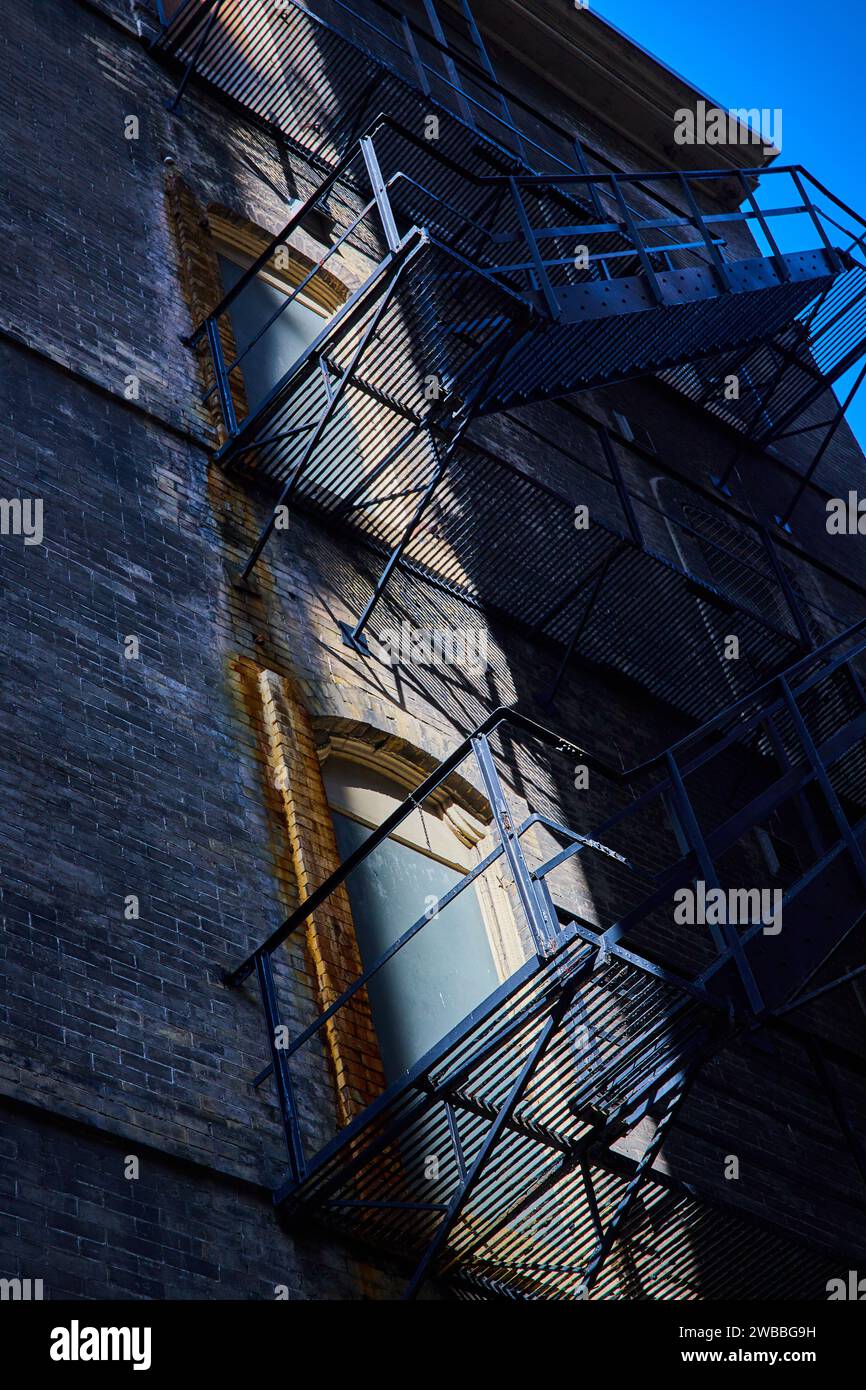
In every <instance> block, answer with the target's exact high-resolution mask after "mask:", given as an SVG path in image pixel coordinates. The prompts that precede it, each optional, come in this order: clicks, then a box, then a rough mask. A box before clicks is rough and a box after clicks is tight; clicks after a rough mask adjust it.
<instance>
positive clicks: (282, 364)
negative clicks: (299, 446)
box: [219, 245, 330, 412]
mask: <svg viewBox="0 0 866 1390" xmlns="http://www.w3.org/2000/svg"><path fill="white" fill-rule="evenodd" d="M250 263H251V259H250V258H248V257H245V256H243V254H242V253H241V252H239V251H235V250H234V249H233V248H230V247H227V246H225V245H223V246H221V247H220V249H219V265H220V274H221V275H222V281H223V288H224V289H225V290H226V292H227V293H228V291H229V290H231V289H234V287H235V285H236V284H237V282H238V281H239V280H240V278H241V276H242V275H243V274H244V272H245V271H246V269H247V268H248V266H249V265H250ZM292 288H293V287H292V286H291V285H290V284H288V283H287V282H283V281H281V280H279V279H278V278H277V276H275V275H270V274H268V273H266V272H261V273H260V274H259V275H256V276H255V277H254V279H252V280H251V281H250V283H249V284H248V285H247V286H246V288H245V289H244V290H242V291H241V293H240V294H239V295H238V297H237V299H236V300H235V301H234V303H233V304H232V306H231V320H232V328H233V329H234V335H235V342H236V344H237V350H238V355H239V357H241V359H242V360H241V371H242V373H243V379H244V386H245V389H246V395H247V401H248V403H249V409H250V411H251V412H254V411H255V410H256V409H257V407H258V406H259V405H260V404H261V403H262V401H263V400H264V399H265V398H266V397H267V396H269V395H270V393H271V391H272V390H273V388H274V387H275V386H276V385H277V383H278V382H280V381H281V380H282V378H283V377H284V376H285V375H286V373H287V372H288V371H289V369H290V368H291V367H293V366H294V364H295V362H297V360H298V358H299V357H300V356H301V354H302V353H303V352H304V351H305V350H306V348H308V347H309V345H310V343H312V342H313V341H314V340H315V339H316V338H317V337H318V335H319V334H320V333H321V331H322V329H323V328H324V327H325V325H326V323H327V322H328V319H329V318H330V313H329V312H328V310H327V309H326V308H324V307H323V306H322V305H321V304H320V303H318V302H317V300H316V299H315V298H314V297H313V295H312V294H310V295H308V294H305V293H301V294H298V295H296V296H295V298H294V299H293V300H292V302H291V303H290V304H289V305H288V306H287V307H285V308H284V307H283V306H284V305H286V300H287V297H288V296H289V295H290V294H291V293H292ZM278 310H281V312H279V313H278V312H277V311H278ZM274 315H277V317H276V318H274ZM271 319H273V322H270V321H271ZM268 325H269V326H268Z"/></svg>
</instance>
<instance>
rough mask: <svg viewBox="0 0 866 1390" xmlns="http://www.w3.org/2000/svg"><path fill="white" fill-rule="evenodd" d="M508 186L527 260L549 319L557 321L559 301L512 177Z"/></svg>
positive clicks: (515, 181)
mask: <svg viewBox="0 0 866 1390" xmlns="http://www.w3.org/2000/svg"><path fill="white" fill-rule="evenodd" d="M508 186H509V188H510V189H511V198H512V201H513V203H514V207H515V210H516V212H517V220H518V222H519V223H520V230H521V231H522V233H523V239H524V241H525V242H526V249H527V251H528V252H529V259H530V260H531V262H532V265H533V267H534V270H535V278H536V280H537V281H538V284H539V286H540V288H541V293H542V294H543V296H544V302H545V304H546V305H547V309H548V312H549V314H550V317H551V318H552V319H558V318H559V316H560V314H561V312H562V310H561V308H560V304H559V300H558V299H557V297H556V295H555V294H554V292H553V286H552V284H551V283H550V276H549V275H548V273H547V267H546V266H545V264H544V261H543V260H542V258H541V252H540V251H539V249H538V242H537V241H536V239H535V232H534V231H533V228H532V224H531V222H530V221H529V217H528V215H527V212H526V207H525V204H524V202H523V197H522V194H521V192H520V189H519V187H518V184H517V180H516V179H515V178H514V177H513V176H511V177H509V180H508Z"/></svg>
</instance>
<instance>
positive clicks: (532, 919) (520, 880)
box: [472, 736, 558, 955]
mask: <svg viewBox="0 0 866 1390" xmlns="http://www.w3.org/2000/svg"><path fill="white" fill-rule="evenodd" d="M472 748H473V751H474V753H475V757H476V759H477V762H478V767H479V770H480V772H481V779H482V781H483V783H484V790H485V792H486V793H487V800H488V801H489V802H490V809H491V811H492V812H493V819H494V820H495V822H496V829H497V831H498V834H499V841H500V844H501V845H502V848H503V849H504V851H505V857H506V859H507V860H508V867H509V869H510V870H511V876H512V878H513V879H514V886H515V888H516V889H517V896H518V897H519V899H520V904H521V907H522V908H523V912H524V915H525V917H526V921H527V924H528V926H529V930H530V933H531V935H532V940H533V943H534V945H535V949H536V951H537V952H538V953H539V954H540V955H544V954H545V952H546V950H547V948H548V947H549V946H550V945H552V944H553V943H554V942H555V941H556V939H557V936H558V929H557V924H556V922H555V921H553V920H551V918H550V916H549V908H548V905H547V902H546V900H545V899H544V897H543V896H542V894H540V893H538V892H536V888H535V883H534V881H533V878H532V875H531V874H530V872H529V869H528V867H527V864H526V860H525V858H524V855H523V848H522V846H521V844H520V836H519V835H518V834H517V832H516V831H515V828H514V824H513V822H512V819H511V813H510V811H509V809H508V802H507V801H506V799H505V793H504V792H503V790H502V783H501V782H500V780H499V773H498V772H497V771H496V764H495V762H494V761H493V754H492V753H491V752H490V745H489V743H488V742H487V739H486V738H485V737H483V736H482V737H481V738H476V739H473V740H472Z"/></svg>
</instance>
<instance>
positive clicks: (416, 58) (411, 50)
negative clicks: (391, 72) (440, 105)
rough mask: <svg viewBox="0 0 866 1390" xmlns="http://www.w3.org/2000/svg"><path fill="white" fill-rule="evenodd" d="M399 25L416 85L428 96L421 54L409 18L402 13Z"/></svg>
mask: <svg viewBox="0 0 866 1390" xmlns="http://www.w3.org/2000/svg"><path fill="white" fill-rule="evenodd" d="M400 27H401V28H402V30H403V38H404V40H405V43H406V52H407V53H408V54H409V57H410V58H411V59H412V63H413V66H414V68H415V76H416V77H417V78H418V86H419V87H420V88H421V91H422V92H423V93H424V95H425V97H429V95H430V83H429V82H428V81H427V73H426V71H425V69H424V64H423V63H422V62H421V55H420V53H419V52H418V45H417V43H416V42H415V35H414V34H413V33H412V25H411V24H410V22H409V20H408V19H407V18H406V16H405V15H404V14H401V16H400Z"/></svg>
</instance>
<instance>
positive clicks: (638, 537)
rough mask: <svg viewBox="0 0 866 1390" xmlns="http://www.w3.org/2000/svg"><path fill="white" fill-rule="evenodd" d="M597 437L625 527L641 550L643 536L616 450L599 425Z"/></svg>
mask: <svg viewBox="0 0 866 1390" xmlns="http://www.w3.org/2000/svg"><path fill="white" fill-rule="evenodd" d="M598 436H599V439H600V440H601V447H602V451H603V453H604V456H605V459H606V461H607V466H608V468H609V469H610V476H611V478H612V479H613V485H614V487H615V488H616V495H617V497H618V498H619V504H620V506H621V507H622V510H623V515H624V517H625V520H626V525H627V526H628V530H629V535H630V536H631V538H632V540H633V541H634V543H635V545H639V546H640V548H641V550H643V536H642V534H641V529H640V526H639V524H638V519H637V516H636V514H635V510H634V507H633V506H632V501H631V495H630V493H629V491H628V489H627V488H626V485H625V480H624V478H623V476H622V469H621V468H620V466H619V459H618V458H617V456H616V449H615V448H614V446H613V444H612V442H611V438H610V435H609V434H608V432H607V429H606V428H605V426H604V425H599V427H598Z"/></svg>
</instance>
